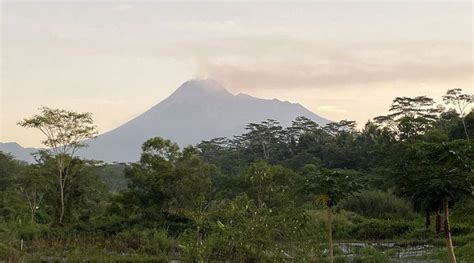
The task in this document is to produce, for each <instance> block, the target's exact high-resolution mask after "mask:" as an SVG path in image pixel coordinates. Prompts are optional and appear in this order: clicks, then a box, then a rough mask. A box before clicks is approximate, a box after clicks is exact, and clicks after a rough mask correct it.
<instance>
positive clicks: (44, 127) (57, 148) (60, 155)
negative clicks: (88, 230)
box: [18, 107, 97, 224]
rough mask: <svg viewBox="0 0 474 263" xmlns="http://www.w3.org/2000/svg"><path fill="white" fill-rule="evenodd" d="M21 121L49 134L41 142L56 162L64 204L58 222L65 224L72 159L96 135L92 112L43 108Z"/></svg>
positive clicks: (24, 124)
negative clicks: (65, 195)
mask: <svg viewBox="0 0 474 263" xmlns="http://www.w3.org/2000/svg"><path fill="white" fill-rule="evenodd" d="M18 124H19V125H20V126H22V127H25V128H35V129H38V130H40V131H41V132H42V133H43V134H44V136H45V137H46V138H45V140H43V141H42V143H43V145H44V146H46V151H47V152H48V153H49V154H50V155H51V156H53V157H54V160H55V161H56V165H57V173H56V175H57V180H58V186H59V195H60V196H59V199H60V207H61V209H60V214H59V218H58V223H59V224H62V222H63V217H64V211H65V199H64V191H65V188H66V187H67V184H68V179H69V170H70V169H69V168H70V166H71V162H72V160H74V156H75V154H76V152H77V150H78V149H80V148H81V147H85V146H86V144H85V142H86V140H87V139H92V138H94V137H95V135H96V134H97V130H96V126H94V124H93V120H92V114H91V113H77V112H73V111H68V110H63V109H51V108H48V107H41V108H40V114H37V115H34V116H33V117H31V118H28V119H24V120H22V121H20V122H18Z"/></svg>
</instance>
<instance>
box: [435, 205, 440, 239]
mask: <svg viewBox="0 0 474 263" xmlns="http://www.w3.org/2000/svg"><path fill="white" fill-rule="evenodd" d="M435 228H436V235H439V233H441V214H440V213H439V209H438V211H436V225H435Z"/></svg>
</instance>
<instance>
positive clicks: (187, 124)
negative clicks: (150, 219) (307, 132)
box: [0, 80, 329, 162]
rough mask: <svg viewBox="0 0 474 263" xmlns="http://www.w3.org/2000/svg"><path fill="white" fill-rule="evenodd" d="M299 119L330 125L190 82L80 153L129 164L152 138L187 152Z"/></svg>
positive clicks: (299, 109) (298, 108) (284, 105)
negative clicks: (267, 123)
mask: <svg viewBox="0 0 474 263" xmlns="http://www.w3.org/2000/svg"><path fill="white" fill-rule="evenodd" d="M298 116H305V117H308V118H310V119H312V120H313V121H315V122H317V123H318V124H321V125H324V124H325V123H327V122H329V121H328V120H327V119H324V118H322V117H320V116H318V115H316V114H314V113H312V112H311V111H309V110H307V109H306V108H305V107H303V106H302V105H300V104H298V103H290V102H287V101H280V100H277V99H272V100H266V99H259V98H255V97H252V96H249V95H246V94H238V95H233V94H231V93H229V92H228V91H227V90H226V89H225V88H224V87H223V86H222V85H220V84H219V83H218V82H216V81H214V80H190V81H187V82H185V83H184V84H182V85H181V86H180V87H179V88H178V89H177V90H176V91H175V92H174V93H173V94H171V95H170V96H169V97H168V98H166V99H165V100H163V101H162V102H160V103H158V104H157V105H155V106H153V107H152V108H151V109H149V110H148V111H146V112H145V113H143V114H141V115H139V116H138V117H136V118H134V119H132V120H130V121H128V122H127V123H125V124H123V125H121V126H119V127H117V128H115V129H113V130H111V131H109V132H106V133H104V134H101V135H99V136H98V137H97V138H96V139H95V140H92V141H90V142H89V147H87V148H84V149H81V150H80V151H79V153H78V154H79V155H80V156H81V157H84V158H90V159H97V160H103V161H106V162H114V161H116V162H132V161H137V160H138V159H139V157H140V152H141V145H142V143H143V142H144V141H146V140H147V139H149V138H152V137H155V136H160V137H163V138H166V139H170V140H171V141H174V142H176V143H178V144H179V145H180V146H181V147H185V146H187V145H194V144H197V143H199V142H200V141H202V140H206V139H211V138H215V137H232V136H234V135H240V134H241V133H242V132H244V131H245V126H246V125H247V124H248V123H250V122H260V121H263V120H266V119H275V120H278V121H280V123H281V124H282V125H283V126H288V125H290V124H291V122H292V121H293V120H294V119H295V118H296V117H298ZM0 150H1V148H0Z"/></svg>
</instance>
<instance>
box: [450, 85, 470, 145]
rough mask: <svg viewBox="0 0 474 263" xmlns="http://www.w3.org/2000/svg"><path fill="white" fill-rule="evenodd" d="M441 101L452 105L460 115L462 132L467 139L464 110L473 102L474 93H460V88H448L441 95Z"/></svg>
mask: <svg viewBox="0 0 474 263" xmlns="http://www.w3.org/2000/svg"><path fill="white" fill-rule="evenodd" d="M443 101H444V103H446V104H447V105H452V106H454V107H455V108H456V111H458V113H459V115H460V116H461V120H462V124H463V127H464V133H465V134H466V139H467V140H468V141H469V133H468V131H467V126H466V121H465V117H466V110H468V109H469V106H471V105H472V103H474V95H468V94H464V93H462V89H449V90H448V91H447V92H446V95H444V96H443Z"/></svg>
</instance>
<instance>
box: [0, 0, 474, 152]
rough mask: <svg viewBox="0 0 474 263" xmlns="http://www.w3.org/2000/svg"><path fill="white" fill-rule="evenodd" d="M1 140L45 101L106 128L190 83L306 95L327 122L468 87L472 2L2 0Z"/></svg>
mask: <svg viewBox="0 0 474 263" xmlns="http://www.w3.org/2000/svg"><path fill="white" fill-rule="evenodd" d="M1 8H2V10H1V35H0V37H1V86H0V98H1V99H0V101H1V108H0V142H9V141H16V142H18V143H20V144H21V145H22V146H33V147H37V146H40V140H41V134H40V133H39V132H36V131H33V130H27V129H24V128H21V127H18V126H17V125H16V123H17V122H18V121H19V120H21V119H22V118H25V117H29V116H32V115H33V114H35V113H36V112H37V109H38V108H39V107H40V106H41V105H45V106H49V107H58V108H66V109H70V110H74V111H80V112H82V111H89V112H92V113H93V116H94V119H95V122H96V124H97V125H98V127H99V130H100V132H106V131H108V130H111V129H113V128H115V127H117V126H119V125H120V124H123V123H124V122H126V121H128V120H129V119H131V118H133V117H135V116H137V115H139V114H140V113H142V112H144V111H146V110H147V109H149V108H150V107H152V106H153V105H155V104H157V103H158V102H160V101H161V100H163V99H165V98H166V97H167V96H168V95H170V94H171V93H172V92H173V91H174V90H175V89H176V88H177V87H178V86H179V85H180V84H181V83H183V82H185V81H186V80H188V79H192V78H213V79H215V80H217V81H219V82H221V83H222V84H224V85H225V86H226V87H227V88H228V90H229V91H231V92H232V93H234V94H237V93H239V92H243V93H247V94H250V95H252V96H256V97H261V98H278V99H280V100H289V101H291V102H299V103H301V104H303V105H304V106H306V107H307V108H308V109H310V110H311V111H313V112H315V113H317V114H319V115H321V116H323V117H325V118H328V119H332V120H340V119H349V120H356V121H358V122H359V124H360V125H361V126H362V125H363V124H364V123H365V122H366V121H367V120H368V119H371V118H372V117H375V116H377V115H381V114H385V113H386V112H387V109H388V107H389V105H390V103H391V101H392V99H393V98H394V97H395V96H416V95H428V96H431V97H433V98H435V99H436V100H437V101H438V102H441V96H442V95H443V94H444V92H445V91H446V90H447V89H449V88H462V89H463V90H464V91H465V92H468V93H474V90H473V86H472V80H473V67H472V66H473V31H472V25H473V6H472V3H471V2H470V1H467V2H444V3H443V2H428V1H418V2H416V1H405V2H393V1H384V2H382V1H375V2H371V3H363V2H360V1H352V2H351V1H339V2H338V1H331V2H326V3H323V2H314V3H279V4H274V3H268V2H265V3H262V2H245V3H240V4H237V3H223V2H220V3H196V2H194V3H191V2H179V3H164V2H138V1H134V2H118V1H95V2H92V1H89V2H76V1H73V2H64V1H53V2H44V1H35V2H30V3H28V2H23V1H21V2H13V1H9V2H5V1H3V2H2V4H1Z"/></svg>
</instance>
